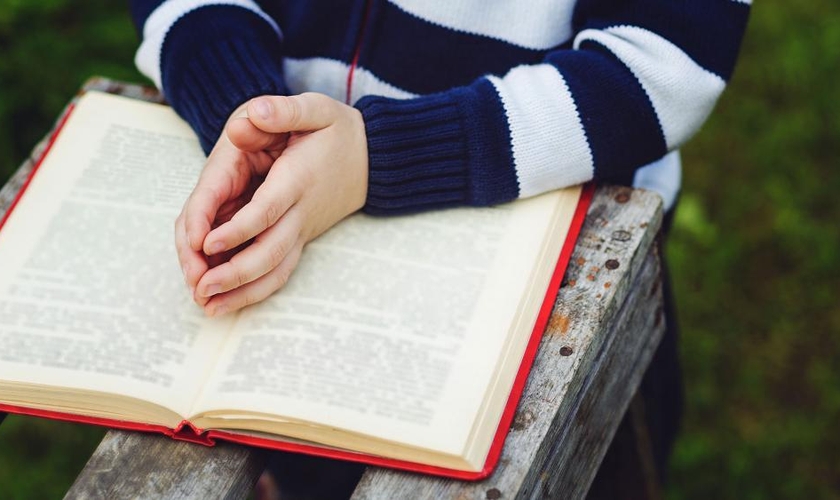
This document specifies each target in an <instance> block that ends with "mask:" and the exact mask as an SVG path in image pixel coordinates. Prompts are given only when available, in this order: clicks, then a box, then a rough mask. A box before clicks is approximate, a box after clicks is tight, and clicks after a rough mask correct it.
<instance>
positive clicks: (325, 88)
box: [283, 57, 417, 104]
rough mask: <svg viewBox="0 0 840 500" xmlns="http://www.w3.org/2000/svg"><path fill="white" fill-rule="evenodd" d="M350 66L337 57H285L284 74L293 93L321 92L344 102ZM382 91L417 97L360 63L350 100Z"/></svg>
mask: <svg viewBox="0 0 840 500" xmlns="http://www.w3.org/2000/svg"><path fill="white" fill-rule="evenodd" d="M348 71H350V66H349V65H348V64H346V63H343V62H341V61H337V60H335V59H327V58H322V57H313V58H311V59H292V58H288V57H287V58H285V59H283V75H284V77H285V79H286V85H287V86H288V88H289V91H290V92H291V93H292V94H300V93H301V92H320V93H322V94H326V95H328V96H330V97H332V98H333V99H336V100H338V101H341V102H344V99H345V97H346V96H347V73H348ZM366 95H379V96H384V97H393V98H395V99H408V98H411V97H416V95H417V94H412V93H411V92H408V91H407V90H403V89H401V88H399V87H395V86H393V85H391V84H390V83H388V82H385V81H383V80H380V79H379V78H378V77H377V76H376V75H374V74H373V73H371V72H370V71H368V70H366V69H364V68H359V67H357V68H356V69H355V70H354V71H353V89H352V92H351V94H350V104H353V103H355V102H356V101H358V100H359V99H361V98H362V97H363V96H366Z"/></svg>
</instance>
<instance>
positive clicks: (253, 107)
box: [248, 92, 342, 133]
mask: <svg viewBox="0 0 840 500" xmlns="http://www.w3.org/2000/svg"><path fill="white" fill-rule="evenodd" d="M336 106H342V104H340V103H339V102H338V101H336V100H334V99H331V98H329V97H327V96H325V95H323V94H317V93H314V92H307V93H305V94H300V95H295V96H262V97H257V98H255V99H252V100H251V101H250V102H249V103H248V118H249V119H250V120H251V122H252V123H253V124H254V125H255V126H256V127H257V128H259V129H260V130H263V131H265V132H274V133H279V132H304V131H311V130H320V129H322V128H326V127H329V126H330V125H331V124H332V123H333V122H335V120H336V117H337V108H336Z"/></svg>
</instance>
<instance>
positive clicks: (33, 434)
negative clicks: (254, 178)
mask: <svg viewBox="0 0 840 500" xmlns="http://www.w3.org/2000/svg"><path fill="white" fill-rule="evenodd" d="M136 43H137V42H136V37H135V34H134V31H133V28H132V27H131V25H130V23H129V21H128V16H127V14H126V13H125V12H124V8H123V7H122V3H120V2H107V1H104V0H95V1H86V2H70V1H69V0H50V1H47V0H40V1H38V2H33V1H26V0H0V180H3V179H5V178H6V177H7V176H8V175H9V174H10V173H11V172H12V171H13V170H14V169H15V168H16V167H17V165H18V164H19V163H20V162H21V161H22V160H23V158H24V157H25V155H26V154H27V153H28V151H29V150H30V149H31V148H32V146H33V145H34V144H35V143H36V142H37V140H38V139H39V138H40V137H41V136H42V135H43V134H44V133H45V132H46V131H47V130H48V129H49V127H50V126H51V124H52V121H53V120H54V119H55V117H56V116H57V114H58V113H59V111H60V110H61V108H62V107H63V106H64V105H65V104H66V102H67V101H68V100H69V99H70V98H71V97H72V95H73V93H74V92H75V91H76V90H77V89H78V88H79V86H80V85H81V83H82V82H83V81H84V80H85V79H86V78H87V77H89V76H91V75H94V74H100V75H106V76H109V77H112V78H120V79H126V80H133V81H140V79H141V78H140V76H139V75H138V74H137V73H136V71H135V70H134V69H133V67H132V64H131V61H132V58H133V53H134V50H135V47H136ZM838 82H840V2H837V1H836V0H813V1H810V2H789V1H788V2H783V1H782V0H763V1H761V2H758V4H757V5H756V6H755V8H754V12H753V16H752V18H751V22H750V27H749V31H748V35H747V38H746V41H745V44H744V48H743V51H742V56H741V61H740V64H739V67H738V69H737V71H736V74H735V77H734V79H733V81H732V84H731V86H730V88H729V89H728V90H727V92H726V93H725V95H724V97H723V99H722V100H721V102H720V103H719V105H718V108H717V110H716V111H715V113H714V114H713V115H712V118H711V119H710V121H709V123H708V124H707V125H706V126H705V127H704V129H703V130H702V131H701V132H700V134H699V135H698V136H697V137H696V138H695V139H694V140H693V141H692V142H691V143H690V145H689V146H688V147H687V148H685V149H684V165H685V181H684V186H685V188H684V192H683V197H682V201H681V205H680V208H679V211H678V213H677V218H676V221H675V226H674V231H673V233H672V238H671V241H670V244H669V248H668V257H669V258H670V260H671V265H672V268H673V275H674V276H673V278H674V285H675V290H676V294H677V301H678V306H679V312H680V319H681V326H682V339H681V342H682V344H681V347H682V354H683V364H684V368H685V380H686V385H687V412H686V419H685V422H684V426H683V433H682V435H681V438H680V440H679V442H678V444H677V449H676V452H675V454H674V457H673V460H672V473H671V478H672V483H671V485H670V487H669V489H668V492H667V496H668V498H669V499H671V500H677V499H695V498H696V499H707V498H737V499H753V498H755V499H774V498H786V499H799V498H809V499H810V498H815V499H821V498H840V452H838V450H840V431H838V430H837V425H838V422H840V369H838V368H837V366H838V365H840V362H838V361H837V360H838V359H840V307H837V305H836V302H837V299H838V292H837V289H838V285H837V284H838V283H840V259H838V252H840V241H838V239H840V231H838V222H837V221H838V220H840V201H838V198H840V196H838V193H840V175H838V171H837V168H838V166H839V165H838V162H840V160H838V159H840V91H838V90H837V87H838ZM100 436H101V431H99V430H97V429H91V428H88V427H84V426H75V425H70V424H62V423H57V422H46V421H42V420H38V419H31V418H20V417H8V418H7V420H6V422H4V423H3V425H2V426H0V497H2V498H3V499H7V498H11V499H16V498H56V497H60V496H61V495H62V494H63V492H64V491H66V489H67V488H68V487H69V485H70V483H71V482H72V480H73V478H74V477H75V475H76V474H77V473H78V471H79V470H80V469H81V468H82V467H83V465H84V462H85V460H86V457H88V456H89V455H90V452H91V450H92V449H93V447H94V446H95V445H96V442H97V441H98V439H99V437H100Z"/></svg>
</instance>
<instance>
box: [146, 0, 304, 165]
mask: <svg viewBox="0 0 840 500" xmlns="http://www.w3.org/2000/svg"><path fill="white" fill-rule="evenodd" d="M131 14H132V17H133V19H134V23H135V25H136V27H137V29H138V32H139V33H140V35H141V39H142V42H141V45H140V48H139V49H138V51H137V55H136V58H135V62H136V64H137V67H138V68H139V69H140V71H141V72H143V73H144V74H145V75H146V76H148V77H149V78H150V79H151V80H152V81H153V82H154V83H155V85H157V87H158V88H159V89H161V90H162V91H163V94H164V95H165V96H166V98H167V100H168V101H169V103H170V104H171V105H172V107H173V108H174V109H175V111H177V112H178V114H179V115H180V116H181V117H182V118H184V119H185V120H186V121H187V122H188V123H189V124H190V125H191V126H192V127H193V129H194V130H195V132H196V134H197V135H198V137H199V140H200V142H201V146H202V148H203V149H204V151H205V153H209V151H210V150H211V149H212V148H213V146H214V145H215V144H216V141H217V140H218V138H219V136H220V135H221V132H222V129H223V127H224V124H225V122H226V121H227V119H228V117H229V116H230V114H231V113H232V112H233V110H234V109H236V108H237V107H238V106H239V105H240V104H242V103H243V102H245V101H247V100H248V99H250V98H252V97H256V96H258V95H264V94H272V95H285V94H288V90H287V89H286V85H285V83H284V80H283V73H282V58H281V48H282V47H281V45H282V33H281V32H280V29H279V27H278V26H277V24H276V23H275V22H274V20H273V19H272V18H271V17H270V16H269V15H267V14H266V13H265V12H264V11H263V9H261V7H260V5H259V4H258V2H256V1H254V0H131Z"/></svg>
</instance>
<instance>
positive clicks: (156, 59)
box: [134, 0, 282, 89]
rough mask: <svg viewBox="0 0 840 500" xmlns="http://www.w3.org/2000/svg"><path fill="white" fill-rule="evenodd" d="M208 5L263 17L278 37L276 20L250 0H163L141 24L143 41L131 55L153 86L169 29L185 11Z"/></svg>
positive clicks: (159, 84)
mask: <svg viewBox="0 0 840 500" xmlns="http://www.w3.org/2000/svg"><path fill="white" fill-rule="evenodd" d="M210 5H231V6H235V7H242V8H243V9H247V10H249V11H251V12H253V13H255V14H257V15H259V16H260V17H262V18H263V19H265V21H266V22H267V23H268V24H269V25H271V27H272V28H273V29H274V31H276V32H277V36H279V37H281V38H282V34H281V33H280V28H279V27H278V26H277V23H275V22H274V20H273V19H271V18H270V17H269V16H268V15H267V14H266V13H265V12H263V11H262V9H260V7H259V6H258V5H257V4H256V3H255V2H254V1H253V0H167V1H165V2H163V3H162V4H160V5H159V6H158V7H157V8H156V9H155V10H154V11H152V13H151V14H150V15H149V17H148V18H146V22H145V23H144V24H143V43H141V44H140V48H138V49H137V54H136V55H135V56H134V63H135V64H136V65H137V68H138V69H140V72H141V73H143V74H144V75H146V76H148V77H149V78H150V79H151V80H152V81H153V82H154V83H155V85H157V88H159V89H162V88H163V85H162V83H161V68H160V60H161V57H160V51H161V48H162V47H163V42H164V40H165V39H166V34H167V33H168V32H169V29H170V28H171V27H172V25H173V24H175V22H176V21H178V19H180V18H181V17H183V16H184V15H185V14H187V13H189V12H191V11H193V10H196V9H198V8H201V7H206V6H210Z"/></svg>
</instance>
